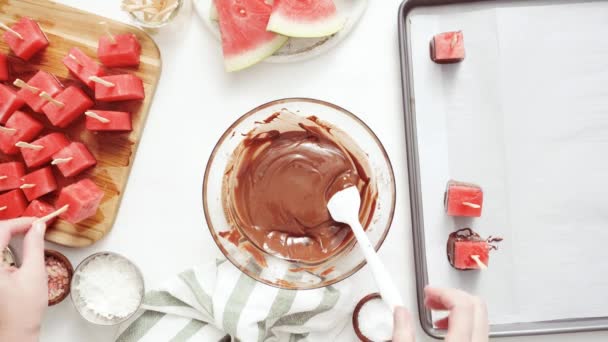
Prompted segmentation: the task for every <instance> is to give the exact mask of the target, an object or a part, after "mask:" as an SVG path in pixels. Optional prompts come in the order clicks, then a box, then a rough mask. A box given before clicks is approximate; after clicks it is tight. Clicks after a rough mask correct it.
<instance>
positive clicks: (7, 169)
mask: <svg viewBox="0 0 608 342" xmlns="http://www.w3.org/2000/svg"><path fill="white" fill-rule="evenodd" d="M24 174H25V166H24V165H23V163H21V162H15V161H13V162H7V163H2V164H0V191H6V190H13V189H17V188H19V187H20V186H21V177H23V175H24Z"/></svg>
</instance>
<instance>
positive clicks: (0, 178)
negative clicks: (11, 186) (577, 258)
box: [0, 175, 8, 180]
mask: <svg viewBox="0 0 608 342" xmlns="http://www.w3.org/2000/svg"><path fill="white" fill-rule="evenodd" d="M7 178H8V176H7V175H2V176H0V180H5V179H7Z"/></svg>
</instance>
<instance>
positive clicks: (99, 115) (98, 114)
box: [85, 110, 133, 132]
mask: <svg viewBox="0 0 608 342" xmlns="http://www.w3.org/2000/svg"><path fill="white" fill-rule="evenodd" d="M85 115H86V116H87V117H86V119H85V120H86V121H85V122H86V124H85V125H86V128H87V129H88V130H89V131H119V132H130V131H131V130H133V127H132V126H131V113H129V112H114V111H107V110H90V111H88V112H86V113H85Z"/></svg>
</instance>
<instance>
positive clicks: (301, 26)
mask: <svg viewBox="0 0 608 342" xmlns="http://www.w3.org/2000/svg"><path fill="white" fill-rule="evenodd" d="M345 23H346V18H344V17H343V16H342V15H340V14H339V13H338V10H337V8H336V4H335V3H334V1H333V0H313V1H304V2H303V1H301V0H274V2H273V6H272V14H271V15H270V20H269V22H268V27H267V30H268V31H272V32H276V33H278V34H282V35H285V36H289V37H298V38H316V37H326V36H331V35H332V34H334V33H336V32H338V31H340V30H341V29H342V28H343V27H344V24H345Z"/></svg>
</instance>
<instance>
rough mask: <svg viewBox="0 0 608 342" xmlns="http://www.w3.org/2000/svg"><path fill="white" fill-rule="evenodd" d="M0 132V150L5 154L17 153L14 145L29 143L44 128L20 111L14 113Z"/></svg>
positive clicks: (17, 150)
mask: <svg viewBox="0 0 608 342" xmlns="http://www.w3.org/2000/svg"><path fill="white" fill-rule="evenodd" d="M5 128H8V130H0V150H1V151H2V152H3V153H5V154H16V153H19V148H18V147H17V146H15V144H16V143H17V142H19V141H24V142H30V141H32V140H33V139H34V138H36V137H37V136H38V134H40V132H42V129H43V128H44V126H43V125H42V124H41V123H40V122H38V121H36V120H35V119H34V118H32V117H31V116H29V115H28V114H25V113H24V112H22V111H19V110H18V111H16V112H15V114H13V115H12V116H11V117H10V119H8V121H7V122H6V126H5Z"/></svg>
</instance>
